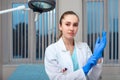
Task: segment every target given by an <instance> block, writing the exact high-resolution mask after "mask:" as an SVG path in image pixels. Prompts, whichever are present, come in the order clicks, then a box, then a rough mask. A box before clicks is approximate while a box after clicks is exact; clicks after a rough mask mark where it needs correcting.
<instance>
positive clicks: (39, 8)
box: [28, 0, 56, 21]
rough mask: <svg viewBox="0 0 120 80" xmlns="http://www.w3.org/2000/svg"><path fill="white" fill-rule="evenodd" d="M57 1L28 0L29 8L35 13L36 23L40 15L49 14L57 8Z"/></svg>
mask: <svg viewBox="0 0 120 80" xmlns="http://www.w3.org/2000/svg"><path fill="white" fill-rule="evenodd" d="M55 5H56V2H55V0H30V1H29V0H28V6H29V8H31V9H32V10H33V12H35V14H36V15H35V21H37V19H38V15H39V13H42V12H48V11H50V10H53V9H54V8H55Z"/></svg>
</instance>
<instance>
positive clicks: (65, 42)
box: [62, 37, 74, 46]
mask: <svg viewBox="0 0 120 80" xmlns="http://www.w3.org/2000/svg"><path fill="white" fill-rule="evenodd" d="M62 38H63V41H64V44H65V45H68V46H74V39H66V38H64V37H62Z"/></svg>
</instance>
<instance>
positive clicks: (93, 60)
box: [83, 55, 97, 75]
mask: <svg viewBox="0 0 120 80" xmlns="http://www.w3.org/2000/svg"><path fill="white" fill-rule="evenodd" d="M96 64H97V60H96V58H95V57H94V56H93V55H92V56H91V57H90V58H89V59H88V61H87V63H86V65H85V66H84V67H83V71H84V73H85V75H87V74H88V72H89V71H90V69H91V68H92V67H93V66H95V65H96Z"/></svg>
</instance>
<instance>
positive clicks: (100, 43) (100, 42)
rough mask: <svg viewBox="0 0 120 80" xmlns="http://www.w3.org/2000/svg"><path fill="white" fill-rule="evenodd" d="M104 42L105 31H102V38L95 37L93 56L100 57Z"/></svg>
mask: <svg viewBox="0 0 120 80" xmlns="http://www.w3.org/2000/svg"><path fill="white" fill-rule="evenodd" d="M106 43H107V40H106V32H102V39H101V40H100V38H99V37H98V38H97V41H96V44H95V48H94V52H93V56H94V57H95V58H96V59H97V60H98V59H99V58H101V57H102V52H103V50H104V48H105V47H106Z"/></svg>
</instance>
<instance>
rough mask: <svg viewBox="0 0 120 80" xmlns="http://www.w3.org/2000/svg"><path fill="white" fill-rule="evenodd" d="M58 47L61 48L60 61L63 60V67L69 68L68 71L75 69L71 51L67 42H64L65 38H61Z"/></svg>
mask: <svg viewBox="0 0 120 80" xmlns="http://www.w3.org/2000/svg"><path fill="white" fill-rule="evenodd" d="M57 48H59V51H60V52H59V54H58V57H59V59H60V60H59V61H61V63H60V64H61V65H62V66H63V68H65V67H66V68H68V71H70V72H71V71H73V64H72V60H71V55H70V52H69V51H67V49H66V47H65V44H64V42H63V39H62V38H60V39H59V41H58V42H57Z"/></svg>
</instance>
